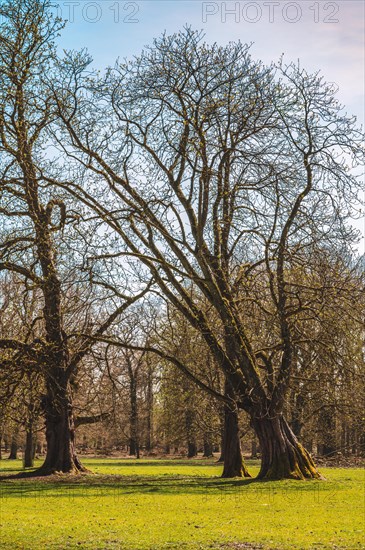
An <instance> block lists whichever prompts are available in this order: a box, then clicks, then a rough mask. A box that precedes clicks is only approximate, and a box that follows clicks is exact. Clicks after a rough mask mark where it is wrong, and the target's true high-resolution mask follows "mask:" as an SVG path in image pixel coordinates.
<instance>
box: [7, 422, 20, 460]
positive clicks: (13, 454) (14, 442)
mask: <svg viewBox="0 0 365 550" xmlns="http://www.w3.org/2000/svg"><path fill="white" fill-rule="evenodd" d="M18 432H19V430H18V429H16V430H15V431H14V432H13V435H12V437H11V444H10V454H9V460H16V459H17V458H18Z"/></svg>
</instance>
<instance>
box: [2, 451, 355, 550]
mask: <svg viewBox="0 0 365 550" xmlns="http://www.w3.org/2000/svg"><path fill="white" fill-rule="evenodd" d="M83 462H84V464H85V465H86V466H87V467H89V468H90V469H92V470H93V471H94V472H95V475H86V476H84V475H83V476H74V477H73V478H72V479H70V478H68V477H67V476H52V478H51V479H45V480H39V479H17V480H5V481H1V482H0V522H1V524H0V548H1V549H9V550H10V549H12V550H13V549H19V548H22V549H27V550H28V549H29V550H30V549H34V550H43V549H51V548H54V549H66V548H67V549H69V548H82V549H83V548H85V549H100V550H102V549H117V548H122V549H124V548H128V549H138V548H140V549H142V548H143V549H160V548H175V549H176V548H182V549H185V548H186V549H188V548H189V549H190V548H191V549H193V548H251V546H249V543H251V544H252V548H264V549H269V548H270V549H279V548H280V549H291V550H294V549H300V550H302V549H303V550H304V549H309V548H311V549H325V548H327V549H329V548H331V549H335V548H336V549H339V548H341V549H342V548H347V549H352V550H353V549H359V548H363V549H364V548H365V542H364V531H363V529H364V521H365V501H364V497H365V492H364V481H365V472H364V470H362V469H322V470H321V472H322V473H323V474H324V475H325V476H326V478H327V481H303V482H301V481H299V482H298V481H280V482H254V481H252V480H238V479H235V480H226V479H225V480H223V479H220V478H219V475H220V474H221V470H222V467H221V466H220V465H216V464H215V463H214V461H212V460H192V461H188V460H169V461H168V460H158V459H156V460H140V461H135V460H129V459H85V460H84V461H83ZM248 465H249V468H250V471H251V473H252V474H253V475H255V474H256V473H257V472H258V463H257V462H255V461H248ZM0 468H1V470H2V472H3V473H5V472H9V474H10V473H16V472H17V471H19V470H20V469H21V462H20V461H8V460H3V461H1V463H0ZM244 543H246V544H247V546H245V545H244Z"/></svg>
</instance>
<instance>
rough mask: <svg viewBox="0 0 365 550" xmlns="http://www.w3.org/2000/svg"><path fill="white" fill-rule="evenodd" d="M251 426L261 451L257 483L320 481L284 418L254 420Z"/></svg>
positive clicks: (310, 459)
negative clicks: (264, 481)
mask: <svg viewBox="0 0 365 550" xmlns="http://www.w3.org/2000/svg"><path fill="white" fill-rule="evenodd" d="M251 423H252V427H253V429H254V430H255V432H256V434H257V437H258V439H259V442H260V449H261V469H260V472H259V475H258V479H272V480H275V479H308V478H320V477H321V476H320V474H319V473H318V471H317V469H316V467H315V465H314V463H313V461H312V458H311V457H310V455H309V453H308V452H307V451H306V449H305V448H304V447H303V446H302V445H301V444H300V443H299V441H298V440H297V438H296V437H295V435H294V433H293V432H292V430H291V429H290V427H289V425H288V423H287V422H286V420H285V418H284V417H283V416H277V417H276V418H267V417H266V418H253V419H252V421H251Z"/></svg>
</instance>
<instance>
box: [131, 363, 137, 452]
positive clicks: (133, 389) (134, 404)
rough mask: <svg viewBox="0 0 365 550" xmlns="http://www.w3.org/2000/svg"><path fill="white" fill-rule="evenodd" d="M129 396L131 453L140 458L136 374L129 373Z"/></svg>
mask: <svg viewBox="0 0 365 550" xmlns="http://www.w3.org/2000/svg"><path fill="white" fill-rule="evenodd" d="M129 376H130V379H129V398H130V407H131V409H130V416H129V454H130V455H131V456H135V457H136V458H139V441H138V409H137V380H136V378H137V377H136V374H133V373H132V372H130V373H129Z"/></svg>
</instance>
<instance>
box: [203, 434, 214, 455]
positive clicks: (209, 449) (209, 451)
mask: <svg viewBox="0 0 365 550" xmlns="http://www.w3.org/2000/svg"><path fill="white" fill-rule="evenodd" d="M212 456H213V445H212V442H211V439H210V435H209V434H206V436H205V438H204V443H203V457H204V458H211V457H212Z"/></svg>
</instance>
